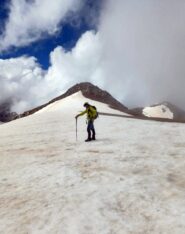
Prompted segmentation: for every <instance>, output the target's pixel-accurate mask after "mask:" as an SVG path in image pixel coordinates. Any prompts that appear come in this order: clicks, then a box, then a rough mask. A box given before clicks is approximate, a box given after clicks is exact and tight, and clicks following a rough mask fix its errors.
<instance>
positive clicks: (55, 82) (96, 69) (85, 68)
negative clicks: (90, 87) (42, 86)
mask: <svg viewBox="0 0 185 234" xmlns="http://www.w3.org/2000/svg"><path fill="white" fill-rule="evenodd" d="M100 46H101V44H100V42H99V36H98V34H96V33H95V32H93V31H88V32H86V33H84V34H83V35H82V37H81V38H80V39H79V41H78V42H77V44H76V46H75V47H74V48H73V49H72V51H68V52H67V51H65V50H64V49H63V48H62V47H57V48H56V49H55V50H54V51H53V52H52V53H51V54H50V60H51V66H50V68H49V69H48V73H47V75H46V80H47V81H48V82H49V81H50V84H51V86H52V87H51V89H54V90H55V88H56V87H58V88H59V90H58V91H59V92H61V89H63V90H66V88H69V87H70V86H71V85H74V84H75V83H77V82H82V81H90V82H92V83H93V82H94V83H101V82H102V79H101V78H102V75H101V53H100V51H101V48H100Z"/></svg>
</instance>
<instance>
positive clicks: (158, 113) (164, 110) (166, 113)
mask: <svg viewBox="0 0 185 234" xmlns="http://www.w3.org/2000/svg"><path fill="white" fill-rule="evenodd" d="M143 114H144V115H145V116H147V117H153V118H167V119H173V117H174V116H173V113H172V112H171V110H170V109H169V108H168V107H167V106H165V105H158V106H151V107H145V108H144V109H143Z"/></svg>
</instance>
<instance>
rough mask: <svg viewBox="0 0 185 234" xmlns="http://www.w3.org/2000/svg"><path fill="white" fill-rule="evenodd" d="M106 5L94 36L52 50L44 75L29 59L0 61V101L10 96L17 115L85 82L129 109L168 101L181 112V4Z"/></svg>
mask: <svg viewBox="0 0 185 234" xmlns="http://www.w3.org/2000/svg"><path fill="white" fill-rule="evenodd" d="M105 2H106V4H105V5H104V8H103V10H102V13H101V17H100V24H99V27H98V32H94V31H88V32H86V33H84V34H83V35H82V36H81V38H80V39H79V40H78V42H77V43H76V45H75V47H74V48H73V49H72V50H71V51H65V49H64V48H63V47H61V46H58V47H56V48H55V49H54V50H53V51H52V52H51V54H50V67H49V68H48V70H47V71H43V70H42V69H41V67H40V66H39V64H38V63H37V61H36V59H35V58H33V57H20V58H17V59H12V60H11V59H10V60H0V82H1V84H2V85H1V87H0V92H1V93H2V95H1V99H0V102H1V103H2V102H3V99H4V100H5V99H8V98H10V97H11V98H13V100H14V105H13V109H14V110H16V111H18V112H20V111H23V110H26V109H29V108H30V107H34V106H37V105H39V104H42V103H44V102H45V101H49V100H50V99H51V98H54V97H56V96H58V95H60V94H62V93H63V92H65V91H66V89H67V88H69V87H71V86H72V85H74V84H76V83H78V82H82V81H89V82H92V83H94V84H97V85H99V86H100V87H101V88H104V89H106V90H108V91H109V92H110V93H111V94H113V95H114V96H115V97H116V98H118V99H119V100H120V101H122V102H123V103H124V104H125V105H127V106H129V107H135V106H145V105H150V104H154V103H157V102H162V101H169V102H172V103H174V104H176V105H178V106H180V107H182V108H184V109H185V104H184V98H185V95H184V87H185V79H184V77H185V66H184V61H185V52H184V48H185V31H184V21H185V15H184V11H185V3H184V1H183V0H179V1H178V2H174V1H173V0H163V1H160V0H155V1H154V0H150V1H146V0H141V1H139V2H138V1H136V0H117V2H116V4H115V1H113V0H107V1H105ZM2 97H3V99H2Z"/></svg>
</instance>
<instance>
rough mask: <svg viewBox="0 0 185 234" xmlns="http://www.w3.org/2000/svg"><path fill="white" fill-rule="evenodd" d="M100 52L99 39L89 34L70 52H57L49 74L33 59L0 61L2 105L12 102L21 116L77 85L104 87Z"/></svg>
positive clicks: (20, 58) (52, 59)
mask: <svg viewBox="0 0 185 234" xmlns="http://www.w3.org/2000/svg"><path fill="white" fill-rule="evenodd" d="M100 51H101V44H100V42H99V36H98V34H95V33H94V32H91V31H90V32H86V33H85V34H84V35H83V36H82V37H81V38H80V39H79V41H78V42H77V44H76V47H75V48H74V49H73V50H72V51H70V52H67V51H65V50H64V49H63V48H62V47H57V48H55V50H54V51H52V52H51V54H50V59H51V66H50V67H49V69H48V71H43V70H42V69H41V67H40V66H39V64H38V63H37V61H36V58H34V57H25V56H23V57H19V58H14V59H7V60H0V83H1V87H0V93H1V96H0V103H3V102H5V101H7V100H11V101H13V105H12V110H13V111H16V112H18V113H20V112H23V111H25V110H28V109H30V108H33V107H35V106H38V105H40V104H43V103H45V102H47V101H49V100H51V99H52V98H55V97H56V96H58V95H61V94H62V93H63V92H65V91H66V89H67V88H70V87H71V86H72V85H74V84H76V83H78V82H82V81H90V82H92V83H93V82H94V83H96V84H99V85H102V81H103V80H102V69H101V53H100Z"/></svg>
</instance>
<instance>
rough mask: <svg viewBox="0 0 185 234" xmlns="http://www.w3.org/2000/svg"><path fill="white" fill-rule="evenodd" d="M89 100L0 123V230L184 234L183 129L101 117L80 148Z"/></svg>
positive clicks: (62, 103) (63, 102) (79, 98)
mask: <svg viewBox="0 0 185 234" xmlns="http://www.w3.org/2000/svg"><path fill="white" fill-rule="evenodd" d="M86 100H87V99H85V98H83V97H82V95H81V94H80V93H77V94H75V95H73V96H71V97H69V98H67V99H65V100H61V101H58V102H56V103H54V104H52V105H50V106H48V107H47V108H45V109H43V110H41V111H39V112H38V113H36V114H34V115H31V116H28V117H26V118H23V119H18V120H16V121H14V122H10V123H7V124H3V125H1V126H0V138H1V141H0V160H1V164H0V185H1V186H0V201H1V203H0V233H3V234H4V233H5V234H9V233H10V234H12V233H14V234H25V233H29V234H32V233H34V234H111V233H113V234H127V233H129V234H131V233H134V234H147V233H148V234H151V233H156V234H159V233H162V234H163V233H168V234H174V233H178V234H184V233H185V223H184V220H185V199H184V198H185V170H184V168H185V160H184V156H185V125H183V124H176V123H160V122H152V121H140V120H134V119H124V118H115V117H107V116H101V117H100V118H98V119H97V120H96V129H97V139H98V140H97V141H96V142H90V143H84V139H85V138H86V129H85V128H86V126H85V118H83V117H81V118H79V121H78V141H76V138H75V119H74V116H75V115H76V113H78V111H80V110H83V107H82V106H83V103H84V102H85V101H86ZM89 102H90V101H89ZM92 103H94V102H92ZM95 104H96V106H97V107H98V110H99V111H100V110H101V111H103V112H109V113H110V112H112V113H115V112H116V111H115V110H111V109H110V108H108V107H107V106H106V105H104V104H101V103H95Z"/></svg>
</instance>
